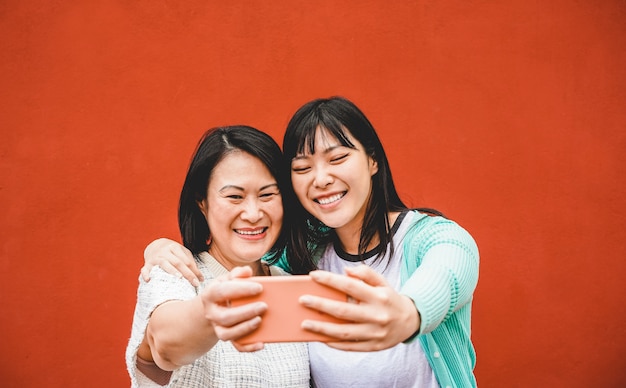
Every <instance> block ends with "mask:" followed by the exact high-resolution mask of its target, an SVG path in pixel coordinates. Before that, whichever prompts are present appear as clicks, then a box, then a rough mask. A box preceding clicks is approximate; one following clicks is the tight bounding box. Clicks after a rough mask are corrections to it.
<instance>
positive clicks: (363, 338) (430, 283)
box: [301, 217, 478, 351]
mask: <svg viewBox="0 0 626 388" xmlns="http://www.w3.org/2000/svg"><path fill="white" fill-rule="evenodd" d="M425 221H426V222H425V224H422V225H419V227H418V228H415V230H414V231H413V232H411V233H410V234H409V233H407V236H406V241H408V242H406V243H405V249H404V252H403V254H404V266H405V268H403V271H402V275H403V277H402V282H403V286H402V289H401V290H400V292H397V291H395V290H394V289H393V288H391V287H389V286H388V285H387V284H386V282H385V280H384V278H383V277H382V276H381V275H379V274H377V273H376V272H375V271H373V270H372V269H371V268H369V267H367V266H360V267H356V268H353V269H346V273H347V275H348V276H342V275H338V274H332V273H329V272H325V271H314V272H312V273H311V276H312V277H313V278H314V279H315V280H316V281H318V282H320V283H323V284H327V285H329V286H331V287H334V288H337V289H339V290H341V291H344V292H346V293H348V294H349V295H351V296H352V297H353V298H355V299H356V300H357V301H358V302H357V304H352V305H350V304H349V303H343V302H335V301H329V300H324V299H322V298H317V297H312V296H307V297H306V298H303V299H302V300H301V302H302V303H303V304H304V305H306V306H307V307H311V308H314V309H317V310H320V311H322V312H325V313H327V314H330V315H334V316H337V317H339V318H344V319H348V320H351V321H353V322H354V323H353V324H331V323H324V322H318V321H305V322H304V323H303V327H304V328H306V329H307V330H312V331H316V332H321V333H324V334H327V335H330V336H333V337H336V338H338V339H340V340H341V342H336V343H329V346H332V347H335V348H338V349H343V350H357V351H371V350H381V349H386V348H389V347H392V346H395V345H397V344H398V343H400V342H403V341H406V340H407V339H412V338H413V337H414V335H415V334H416V333H420V334H423V333H428V332H430V331H432V330H434V329H436V328H437V327H438V325H440V324H441V323H442V322H444V321H445V320H446V319H447V318H448V317H449V316H450V315H452V314H453V313H454V312H455V311H457V310H458V309H460V308H461V307H463V306H464V305H466V304H467V303H469V302H470V301H471V298H472V295H473V292H474V289H475V287H476V283H477V281H478V249H477V247H476V244H475V242H474V240H473V239H472V238H471V236H470V235H469V234H468V233H467V232H466V231H465V230H463V229H462V228H460V227H459V226H458V225H456V224H455V223H453V222H451V221H448V220H442V219H436V218H430V217H429V218H428V219H427V220H425ZM357 279H358V280H357Z"/></svg>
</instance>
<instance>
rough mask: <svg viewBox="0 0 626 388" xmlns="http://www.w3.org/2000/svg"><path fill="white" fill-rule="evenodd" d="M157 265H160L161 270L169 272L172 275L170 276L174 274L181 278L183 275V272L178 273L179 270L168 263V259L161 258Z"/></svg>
mask: <svg viewBox="0 0 626 388" xmlns="http://www.w3.org/2000/svg"><path fill="white" fill-rule="evenodd" d="M159 267H160V268H161V269H162V270H163V271H165V272H167V273H169V274H170V275H172V276H176V277H177V278H178V279H182V277H183V274H181V273H180V272H179V271H178V270H177V269H176V267H174V266H173V265H172V263H170V262H169V261H167V260H161V263H160V264H159Z"/></svg>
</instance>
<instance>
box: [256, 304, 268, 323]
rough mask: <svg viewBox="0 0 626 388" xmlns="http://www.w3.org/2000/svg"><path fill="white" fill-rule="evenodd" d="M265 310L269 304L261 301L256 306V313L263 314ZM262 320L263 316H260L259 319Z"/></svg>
mask: <svg viewBox="0 0 626 388" xmlns="http://www.w3.org/2000/svg"><path fill="white" fill-rule="evenodd" d="M265 310H267V305H266V304H265V303H259V304H257V305H256V306H255V307H254V313H255V314H258V315H261V314H263V313H264V312H265ZM260 320H261V318H259V321H260Z"/></svg>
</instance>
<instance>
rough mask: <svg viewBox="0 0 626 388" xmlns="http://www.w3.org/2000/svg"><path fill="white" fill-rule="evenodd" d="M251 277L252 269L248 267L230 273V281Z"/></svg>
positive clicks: (235, 269)
mask: <svg viewBox="0 0 626 388" xmlns="http://www.w3.org/2000/svg"><path fill="white" fill-rule="evenodd" d="M250 276H252V268H250V267H248V266H243V267H235V268H233V269H232V270H230V273H229V274H228V279H243V278H249V277H250Z"/></svg>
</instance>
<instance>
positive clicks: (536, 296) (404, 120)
mask: <svg viewBox="0 0 626 388" xmlns="http://www.w3.org/2000/svg"><path fill="white" fill-rule="evenodd" d="M500 3H501V4H500ZM625 20H626V3H624V2H623V1H617V0H615V1H602V2H594V1H586V2H585V1H564V0H555V1H539V0H530V1H528V0H513V1H507V2H488V1H471V2H467V1H430V0H428V1H413V0H412V1H397V2H390V1H371V0H370V1H351V2H341V3H340V2H336V1H332V0H321V1H315V2H313V1H293V2H278V1H276V2H275V1H256V0H254V1H246V2H225V1H208V2H206V1H173V0H166V1H158V2H157V1H147V0H143V1H133V2H126V1H109V2H71V1H69V2H68V1H42V0H30V1H3V2H2V4H0V36H2V39H0V53H1V55H0V85H1V87H0V125H1V127H2V141H1V142H0V180H1V181H0V206H1V211H0V236H1V237H0V238H1V245H0V255H1V256H0V276H1V278H0V306H1V308H2V311H1V313H0V333H1V335H2V339H1V340H0V380H1V381H2V386H4V387H68V386H74V387H78V386H90V387H94V388H95V387H123V386H128V385H129V380H128V377H127V373H126V371H125V365H124V348H125V345H126V342H127V339H128V336H129V333H130V325H131V319H132V313H133V308H134V303H135V292H136V286H137V277H138V271H139V268H140V266H141V264H142V261H143V259H142V252H143V248H144V246H145V245H146V243H147V242H149V241H150V240H151V239H153V238H155V237H158V236H169V237H174V238H178V234H177V226H176V206H177V199H178V193H179V190H180V186H181V184H182V179H183V176H184V173H185V170H186V167H187V163H188V161H189V157H190V155H191V153H192V151H193V148H194V146H195V143H196V141H197V140H198V138H199V136H200V134H201V133H202V132H203V131H204V130H205V129H207V128H208V127H210V126H215V125H223V124H234V123H246V124H250V125H253V126H256V127H258V128H260V129H263V130H266V131H267V132H269V133H270V134H271V135H272V136H274V137H275V138H276V139H277V140H279V141H280V139H281V135H282V133H283V130H284V127H285V125H286V123H287V121H288V119H289V117H290V115H291V114H292V113H293V112H294V111H295V110H296V109H297V107H299V106H300V105H301V104H303V103H304V102H306V101H308V100H310V99H312V98H315V97H320V96H329V95H334V94H341V95H345V96H347V97H349V98H350V99H352V100H353V101H355V102H356V103H357V104H358V105H359V106H360V107H361V108H362V109H363V110H364V111H365V113H366V114H367V115H368V116H369V118H370V119H371V121H372V122H373V123H374V125H375V127H376V128H378V130H379V132H380V134H381V137H382V140H383V142H384V144H385V146H386V148H387V151H388V154H389V158H390V161H391V164H392V168H393V171H394V174H395V178H396V180H397V185H398V186H399V190H400V192H401V194H402V196H403V198H404V199H405V200H406V202H408V203H409V204H411V205H413V206H420V205H427V206H432V207H436V208H438V209H440V210H442V211H444V212H445V213H447V214H448V215H449V216H451V217H452V218H454V219H456V220H457V221H458V222H460V223H461V224H462V225H463V226H465V227H466V228H467V229H469V230H470V231H471V232H472V234H473V235H474V236H475V238H476V240H477V241H478V244H479V246H480V250H481V274H480V281H479V286H478V289H477V291H476V295H475V304H474V315H473V329H474V331H473V339H474V342H475V345H476V350H477V352H478V364H477V367H476V375H477V378H478V382H479V385H481V386H483V387H495V386H500V387H502V386H507V387H511V386H513V387H529V386H552V387H554V386H559V387H560V386H567V387H589V386H603V387H613V386H615V387H617V386H623V385H624V384H626V372H625V371H624V365H625V363H624V352H625V351H626V329H625V328H624V319H626V308H625V307H624V283H623V282H624V276H625V274H626V260H625V258H626V242H625V241H626V233H625V232H624V229H625V227H626V206H625V205H626V204H625V195H626V179H625V175H626V168H625V167H626V160H625V159H626V158H625V156H624V155H625V151H626V131H625V129H626V109H625V108H626V92H625V91H626V71H625V70H624V69H625V68H626V50H625V48H626V23H625Z"/></svg>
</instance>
